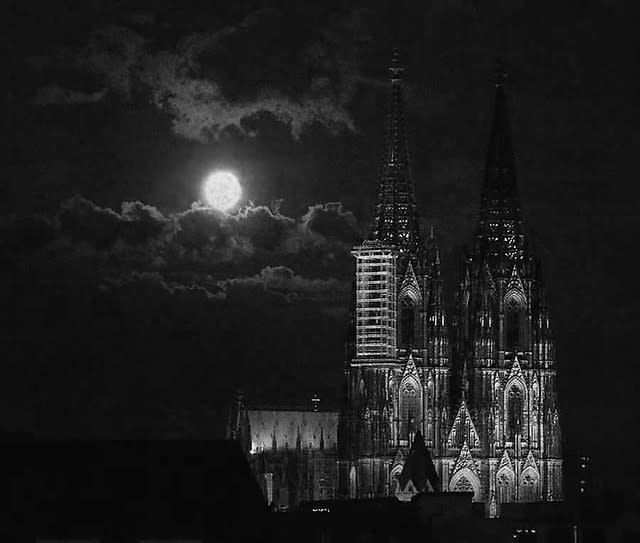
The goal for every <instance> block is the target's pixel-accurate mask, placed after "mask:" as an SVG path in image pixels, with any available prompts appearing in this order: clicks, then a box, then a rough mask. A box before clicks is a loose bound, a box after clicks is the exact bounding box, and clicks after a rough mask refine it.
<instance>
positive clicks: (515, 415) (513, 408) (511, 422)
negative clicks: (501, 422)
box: [507, 386, 522, 441]
mask: <svg viewBox="0 0 640 543" xmlns="http://www.w3.org/2000/svg"><path fill="white" fill-rule="evenodd" d="M507 413H508V417H509V418H508V428H509V439H510V440H511V441H513V440H514V439H515V435H516V434H519V433H520V432H521V431H522V392H521V391H520V389H519V388H518V387H515V386H513V387H511V388H510V389H509V397H508V399H507Z"/></svg>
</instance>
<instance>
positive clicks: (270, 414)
mask: <svg viewBox="0 0 640 543" xmlns="http://www.w3.org/2000/svg"><path fill="white" fill-rule="evenodd" d="M247 414H248V417H249V426H250V432H251V452H258V451H261V450H262V449H263V448H264V449H266V450H267V451H270V450H272V449H273V445H274V444H275V448H276V450H283V449H285V448H287V447H288V448H290V449H293V448H295V447H296V441H297V440H298V438H299V440H300V446H301V447H303V448H311V449H320V448H321V446H320V444H321V442H322V448H326V449H331V448H333V447H335V446H336V443H337V430H338V412H335V411H285V410H265V409H260V410H257V409H253V410H252V409H250V410H247Z"/></svg>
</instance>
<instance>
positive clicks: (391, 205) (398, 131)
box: [369, 51, 520, 255]
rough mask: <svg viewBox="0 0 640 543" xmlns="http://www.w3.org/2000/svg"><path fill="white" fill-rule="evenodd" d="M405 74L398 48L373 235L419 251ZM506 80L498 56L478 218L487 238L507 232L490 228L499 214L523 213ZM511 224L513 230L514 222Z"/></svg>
mask: <svg viewBox="0 0 640 543" xmlns="http://www.w3.org/2000/svg"><path fill="white" fill-rule="evenodd" d="M404 74H405V70H404V67H403V66H402V65H401V63H400V59H399V54H398V51H394V53H393V58H392V61H391V65H390V67H389V78H390V81H391V96H390V105H389V110H388V115H387V129H386V141H385V152H384V158H383V164H382V173H381V176H380V181H379V183H378V199H377V204H376V214H375V218H374V220H373V223H372V225H371V230H370V232H369V239H374V240H377V241H379V242H382V243H384V244H386V245H395V246H396V247H397V248H398V249H399V250H400V251H401V252H405V253H408V254H414V255H415V254H417V253H418V252H420V251H421V250H422V248H423V247H424V243H423V239H422V234H421V232H420V227H419V224H418V218H417V211H416V203H415V195H414V186H413V180H412V178H411V171H410V164H409V151H408V146H407V134H406V124H405V104H404V96H403V81H404ZM505 80H506V73H505V70H504V65H503V63H502V62H501V61H498V68H497V77H496V84H495V85H496V99H495V108H494V114H493V125H492V128H491V135H490V139H489V149H488V152H487V159H486V169H485V176H484V182H483V187H482V204H481V211H480V224H479V230H480V232H479V234H480V235H481V236H482V237H483V238H485V239H489V238H495V237H496V235H500V236H502V234H503V232H500V233H497V232H489V230H488V229H489V227H490V224H494V225H495V221H496V220H498V219H499V221H500V223H501V224H502V223H503V222H504V221H505V220H508V221H510V222H512V223H513V222H519V219H520V206H519V200H518V194H517V186H516V176H515V160H514V154H513V146H512V143H511V131H510V127H509V118H508V114H507V101H506V96H505V91H504V87H505ZM490 219H491V220H490ZM513 226H516V225H513ZM509 230H510V231H511V228H509ZM516 230H519V229H518V228H516ZM518 233H519V232H518ZM511 245H513V243H511ZM501 249H505V248H501Z"/></svg>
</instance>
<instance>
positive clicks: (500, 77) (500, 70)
mask: <svg viewBox="0 0 640 543" xmlns="http://www.w3.org/2000/svg"><path fill="white" fill-rule="evenodd" d="M508 77H509V73H508V72H507V68H506V66H505V62H504V58H502V57H498V58H497V59H496V87H504V84H505V82H506V81H507V78H508Z"/></svg>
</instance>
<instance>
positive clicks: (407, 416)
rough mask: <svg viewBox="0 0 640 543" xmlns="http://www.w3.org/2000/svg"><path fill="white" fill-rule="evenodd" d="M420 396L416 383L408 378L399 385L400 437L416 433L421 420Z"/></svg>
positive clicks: (404, 437)
mask: <svg viewBox="0 0 640 543" xmlns="http://www.w3.org/2000/svg"><path fill="white" fill-rule="evenodd" d="M421 408H422V398H421V394H420V389H419V386H418V383H416V382H415V381H414V380H413V379H408V380H407V381H405V382H404V383H402V384H401V385H400V439H407V440H408V439H409V437H410V436H411V435H413V434H415V433H416V431H417V430H418V428H419V427H420V426H419V425H420V422H421V420H422V409H421Z"/></svg>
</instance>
